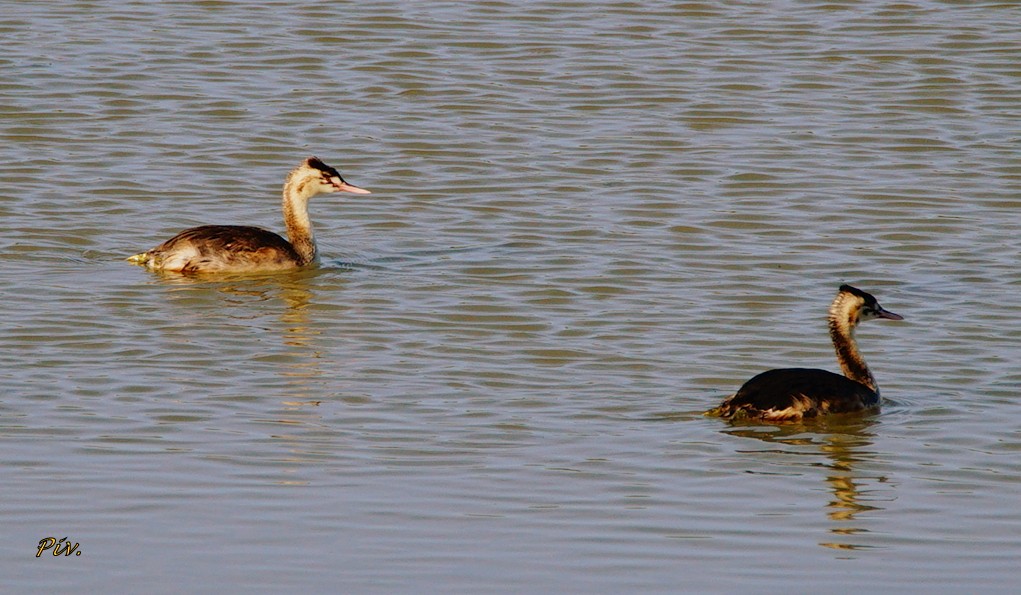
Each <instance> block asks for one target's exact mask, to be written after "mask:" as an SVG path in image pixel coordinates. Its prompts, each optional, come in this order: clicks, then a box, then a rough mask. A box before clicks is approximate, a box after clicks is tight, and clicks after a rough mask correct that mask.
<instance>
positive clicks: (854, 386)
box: [706, 285, 904, 421]
mask: <svg viewBox="0 0 1021 595" xmlns="http://www.w3.org/2000/svg"><path fill="white" fill-rule="evenodd" d="M873 318H885V319H887V320H903V319H904V318H903V317H902V316H900V315H898V314H894V313H893V312H889V311H887V310H884V309H883V308H882V306H880V305H879V302H877V301H876V298H875V297H873V296H872V295H871V294H868V293H865V292H864V291H862V290H860V289H856V288H854V287H851V286H850V285H841V286H840V291H839V292H838V293H837V297H836V299H834V300H833V304H832V305H831V306H830V313H829V325H830V337H831V338H832V339H833V347H834V348H835V349H836V351H837V361H838V362H840V368H841V370H843V372H844V375H843V376H841V375H840V374H834V373H833V372H827V371H826V370H815V369H811V368H786V369H780V370H769V371H768V372H763V373H761V374H759V375H758V376H756V377H754V378H752V379H751V380H749V381H748V382H746V383H744V386H742V387H741V388H740V390H738V391H737V393H735V394H734V395H732V396H730V397H728V398H726V399H724V400H723V403H721V404H720V406H719V407H716V408H714V409H710V410H709V411H707V412H706V414H707V415H719V416H721V417H724V418H727V419H760V420H764V421H799V420H801V419H803V418H807V417H816V416H818V415H822V414H826V413H847V412H851V411H863V410H865V409H871V408H874V407H878V406H879V387H878V386H876V379H875V378H873V377H872V372H870V371H869V368H868V366H866V365H865V360H864V359H862V356H861V353H859V352H858V345H857V343H855V340H854V329H855V327H857V326H858V323H859V322H861V321H863V320H871V319H873Z"/></svg>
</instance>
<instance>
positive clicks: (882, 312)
mask: <svg viewBox="0 0 1021 595" xmlns="http://www.w3.org/2000/svg"><path fill="white" fill-rule="evenodd" d="M876 315H877V316H879V317H880V318H885V319H887V320H904V317H903V316H901V315H900V314H894V313H893V312H891V311H889V310H884V309H883V308H882V307H880V308H879V309H878V310H876Z"/></svg>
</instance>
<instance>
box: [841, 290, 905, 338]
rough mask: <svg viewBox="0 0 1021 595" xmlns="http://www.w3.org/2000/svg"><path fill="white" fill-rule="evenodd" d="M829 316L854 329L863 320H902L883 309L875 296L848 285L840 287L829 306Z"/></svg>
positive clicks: (898, 315) (899, 316)
mask: <svg viewBox="0 0 1021 595" xmlns="http://www.w3.org/2000/svg"><path fill="white" fill-rule="evenodd" d="M830 316H831V317H832V318H835V319H839V320H840V321H841V322H846V323H847V325H848V326H850V327H851V328H854V327H855V326H857V325H858V323H859V322H861V321H863V320H873V319H875V318H885V319H887V320H904V317H903V316H901V315H900V314H894V313H893V312H890V311H889V310H885V309H883V307H882V306H880V305H879V302H878V301H877V300H876V298H875V296H873V295H872V294H871V293H867V292H865V291H862V290H860V289H858V288H857V287H851V286H850V285H841V286H840V291H839V292H838V293H837V298H836V299H835V300H833V305H832V306H830Z"/></svg>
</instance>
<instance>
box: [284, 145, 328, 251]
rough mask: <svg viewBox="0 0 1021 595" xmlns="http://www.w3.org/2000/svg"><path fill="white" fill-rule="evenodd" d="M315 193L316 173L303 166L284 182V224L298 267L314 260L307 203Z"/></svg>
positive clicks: (317, 188)
mask: <svg viewBox="0 0 1021 595" xmlns="http://www.w3.org/2000/svg"><path fill="white" fill-rule="evenodd" d="M319 192H320V189H319V183H318V172H312V171H308V170H306V168H305V167H304V165H303V166H302V167H299V168H298V169H296V170H294V171H293V172H291V174H290V175H289V176H287V181H286V182H284V200H283V210H284V225H285V226H287V239H288V240H290V242H291V246H292V247H293V248H294V251H295V252H297V254H298V260H299V264H300V265H301V266H304V265H307V264H311V263H313V262H315V260H316V258H317V257H318V251H317V248H316V238H315V233H314V232H313V231H312V220H311V219H310V218H309V216H308V201H309V199H311V198H312V197H313V196H315V195H316V194H318V193H319Z"/></svg>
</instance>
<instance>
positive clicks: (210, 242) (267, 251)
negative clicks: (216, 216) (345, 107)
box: [128, 157, 369, 273]
mask: <svg viewBox="0 0 1021 595" xmlns="http://www.w3.org/2000/svg"><path fill="white" fill-rule="evenodd" d="M329 192H351V193H354V194H369V191H368V190H365V189H364V188H359V187H357V186H352V185H351V184H348V183H347V182H345V181H344V178H342V177H340V174H339V173H337V170H335V169H333V168H332V167H330V166H329V165H326V164H325V163H323V162H322V161H320V160H319V159H318V158H317V157H309V158H308V159H306V160H305V161H303V162H301V165H299V166H298V167H296V168H294V170H293V171H291V173H289V174H288V175H287V179H286V180H285V181H284V201H283V207H284V225H286V226H287V237H288V238H290V240H291V241H290V242H288V241H287V240H285V239H284V238H282V237H280V236H279V235H277V234H275V233H273V232H272V231H268V230H265V229H262V228H259V227H250V226H247V225H203V226H201V227H192V228H191V229H186V230H184V231H182V232H181V233H179V234H177V235H176V236H174V237H172V238H170V239H169V240H167V241H165V242H163V243H162V244H160V245H159V246H156V247H155V248H153V249H152V250H149V251H148V252H142V253H141V254H136V255H134V256H132V257H130V258H128V261H130V262H133V263H135V264H139V265H142V266H145V267H148V268H149V269H152V270H154V271H171V272H179V273H246V272H264V271H281V270H287V269H295V268H299V267H303V266H306V265H309V264H312V263H314V262H315V261H316V259H317V257H318V255H317V252H316V239H315V236H314V235H313V233H312V222H311V220H309V218H308V201H309V199H310V198H312V197H313V196H315V195H317V194H320V193H329Z"/></svg>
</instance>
